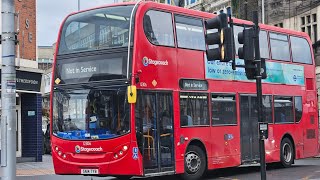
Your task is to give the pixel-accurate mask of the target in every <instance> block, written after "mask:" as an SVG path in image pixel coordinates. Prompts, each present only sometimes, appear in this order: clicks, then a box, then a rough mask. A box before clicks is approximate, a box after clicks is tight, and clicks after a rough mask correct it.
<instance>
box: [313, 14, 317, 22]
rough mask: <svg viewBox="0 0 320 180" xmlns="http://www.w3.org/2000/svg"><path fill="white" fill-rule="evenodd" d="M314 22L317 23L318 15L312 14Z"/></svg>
mask: <svg viewBox="0 0 320 180" xmlns="http://www.w3.org/2000/svg"><path fill="white" fill-rule="evenodd" d="M312 22H317V14H312Z"/></svg>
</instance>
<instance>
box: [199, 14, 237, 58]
mask: <svg viewBox="0 0 320 180" xmlns="http://www.w3.org/2000/svg"><path fill="white" fill-rule="evenodd" d="M205 28H206V30H207V31H208V30H210V29H217V30H218V32H215V33H207V34H206V37H205V39H206V45H207V50H206V54H207V59H208V61H210V60H220V61H223V62H228V61H230V60H233V59H234V46H233V31H232V28H230V27H228V17H227V15H226V14H224V13H222V14H219V15H218V16H216V17H215V18H212V19H209V20H206V21H205ZM209 45H218V47H217V48H212V49H209V48H210V47H209Z"/></svg>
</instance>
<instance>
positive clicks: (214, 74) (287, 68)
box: [205, 56, 304, 85]
mask: <svg viewBox="0 0 320 180" xmlns="http://www.w3.org/2000/svg"><path fill="white" fill-rule="evenodd" d="M236 64H237V65H243V64H244V61H243V60H242V59H236ZM205 68H206V79H221V80H240V81H250V80H248V79H247V77H246V73H245V70H244V68H238V67H237V68H236V70H235V71H234V70H232V63H231V62H220V61H207V59H206V56H205ZM266 69H267V78H266V79H264V80H263V81H262V82H268V83H279V84H288V85H304V67H303V66H301V65H295V64H285V63H278V62H266ZM252 81H254V80H252Z"/></svg>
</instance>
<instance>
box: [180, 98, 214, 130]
mask: <svg viewBox="0 0 320 180" xmlns="http://www.w3.org/2000/svg"><path fill="white" fill-rule="evenodd" d="M180 123H181V126H199V125H209V113H208V95H207V94H204V93H181V94H180Z"/></svg>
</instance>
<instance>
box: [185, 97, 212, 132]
mask: <svg viewBox="0 0 320 180" xmlns="http://www.w3.org/2000/svg"><path fill="white" fill-rule="evenodd" d="M182 93H193V94H197V95H198V94H202V95H206V96H207V103H208V107H207V116H208V122H209V123H208V124H207V125H191V126H182V125H181V103H180V99H181V98H180V96H181V94H182ZM209 95H210V93H208V92H203V91H202V92H201V91H200V92H199V91H180V92H179V116H180V118H179V123H180V128H199V127H210V126H211V119H210V117H211V113H210V108H211V104H210V103H211V102H210V100H209Z"/></svg>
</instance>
